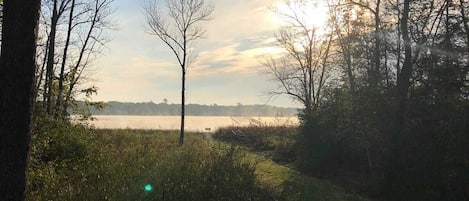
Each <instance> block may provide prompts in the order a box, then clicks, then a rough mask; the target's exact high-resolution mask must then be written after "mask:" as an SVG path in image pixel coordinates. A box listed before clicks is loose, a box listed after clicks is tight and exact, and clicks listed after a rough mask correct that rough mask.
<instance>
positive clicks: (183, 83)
mask: <svg viewBox="0 0 469 201" xmlns="http://www.w3.org/2000/svg"><path fill="white" fill-rule="evenodd" d="M185 91H186V71H185V70H184V69H183V70H182V87H181V129H180V131H179V132H180V133H179V145H183V144H184V118H185V116H186V114H185V112H186V111H185V109H186V107H185V105H186V104H185V102H186V93H185Z"/></svg>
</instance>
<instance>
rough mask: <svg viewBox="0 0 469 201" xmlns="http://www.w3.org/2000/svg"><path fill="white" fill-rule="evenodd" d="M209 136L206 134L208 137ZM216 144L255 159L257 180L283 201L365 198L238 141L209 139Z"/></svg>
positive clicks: (361, 199)
mask: <svg viewBox="0 0 469 201" xmlns="http://www.w3.org/2000/svg"><path fill="white" fill-rule="evenodd" d="M210 139H211V138H209V140H210ZM213 142H214V143H215V144H218V146H224V147H227V148H228V147H232V146H238V147H241V149H243V150H244V151H245V152H246V156H247V158H249V160H252V161H254V162H255V163H256V175H257V177H258V179H259V180H260V181H261V183H263V184H265V185H268V186H270V187H272V188H274V189H275V191H276V192H278V194H279V195H278V196H279V197H280V198H281V199H283V200H287V201H369V199H367V198H364V197H361V196H360V195H357V194H353V193H348V192H346V191H345V190H344V189H343V188H341V187H339V186H336V185H334V184H332V183H331V182H329V181H327V180H322V179H318V178H314V177H311V176H308V175H305V174H302V173H300V172H298V171H297V170H295V169H292V168H290V167H288V166H286V165H283V164H279V163H276V162H274V161H272V160H270V159H268V158H266V157H264V156H263V155H262V153H260V152H254V151H250V149H248V148H244V147H242V146H240V145H239V144H236V145H233V144H230V143H227V142H221V141H218V140H213Z"/></svg>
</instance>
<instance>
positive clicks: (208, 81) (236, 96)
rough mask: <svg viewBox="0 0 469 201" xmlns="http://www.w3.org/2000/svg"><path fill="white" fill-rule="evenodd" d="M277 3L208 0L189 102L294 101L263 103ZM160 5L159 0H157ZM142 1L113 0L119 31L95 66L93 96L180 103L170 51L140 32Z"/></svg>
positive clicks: (273, 0) (177, 71)
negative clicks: (211, 8)
mask: <svg viewBox="0 0 469 201" xmlns="http://www.w3.org/2000/svg"><path fill="white" fill-rule="evenodd" d="M277 1H278V0H236V1H234V0H212V1H211V4H212V5H214V7H215V10H214V12H213V15H212V16H213V20H211V21H209V22H206V23H205V24H204V25H203V26H205V28H206V30H207V36H206V39H201V40H199V41H198V42H197V43H196V46H195V49H196V51H197V52H198V59H197V62H196V63H194V64H193V65H192V66H191V67H190V69H189V70H188V74H187V87H186V88H187V93H186V94H187V99H186V102H187V103H198V104H214V103H216V104H219V105H234V104H236V103H238V102H239V103H242V104H265V103H267V104H270V105H277V106H297V105H295V104H294V103H293V102H292V101H291V100H290V99H289V98H287V97H283V98H282V97H279V98H276V99H275V100H271V101H269V102H267V100H268V98H267V96H266V95H265V94H266V93H265V92H267V91H269V90H271V89H273V88H275V83H274V82H272V81H269V78H268V77H267V76H265V75H263V74H262V73H261V72H260V71H261V70H262V68H263V67H262V65H261V64H260V61H262V57H263V56H264V55H265V54H268V53H269V52H272V51H273V50H275V49H274V48H273V46H274V38H273V36H274V33H275V31H276V30H277V29H278V24H277V23H276V20H275V17H274V15H273V14H272V12H271V11H270V10H269V9H268V7H269V6H271V5H273V4H275V3H276V2H277ZM161 2H163V1H161ZM142 5H143V1H142V0H138V1H136V0H132V1H131V0H115V3H114V7H115V13H114V14H113V15H112V17H113V19H114V21H115V22H116V24H117V27H118V29H117V30H115V31H111V32H110V35H111V38H112V41H111V42H110V43H108V44H107V48H106V49H105V51H104V54H103V55H102V56H100V58H99V59H98V60H97V61H96V63H95V65H94V66H95V68H94V69H95V70H94V71H93V74H94V75H93V77H94V78H95V80H96V81H95V83H94V84H95V85H96V86H97V87H98V88H99V91H98V95H97V96H95V97H93V100H97V101H112V100H115V101H131V102H148V101H153V102H157V103H158V102H162V100H163V99H164V98H167V99H168V101H169V102H170V103H180V90H181V89H180V88H181V84H180V82H181V81H180V68H179V67H178V65H177V63H176V59H175V57H174V55H173V54H171V52H170V50H169V49H168V48H167V47H166V46H165V45H164V44H163V43H162V42H160V41H159V39H158V38H156V37H155V36H152V35H149V34H147V33H146V32H145V29H144V27H145V18H144V15H143V11H142V10H143V9H142Z"/></svg>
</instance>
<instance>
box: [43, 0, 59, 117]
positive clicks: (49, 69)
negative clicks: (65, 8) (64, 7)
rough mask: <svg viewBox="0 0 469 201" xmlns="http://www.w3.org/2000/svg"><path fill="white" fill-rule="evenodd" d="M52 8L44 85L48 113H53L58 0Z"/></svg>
mask: <svg viewBox="0 0 469 201" xmlns="http://www.w3.org/2000/svg"><path fill="white" fill-rule="evenodd" d="M53 7H54V8H53V10H52V17H51V26H50V33H49V37H50V40H49V44H48V45H49V47H48V51H47V52H48V53H47V64H46V81H45V83H44V84H45V85H44V90H45V93H44V101H45V102H44V104H45V107H46V113H47V114H50V113H51V108H52V99H51V97H52V83H53V81H54V80H53V79H54V63H55V62H54V57H55V38H56V33H57V23H58V20H59V13H58V11H57V0H54V5H53Z"/></svg>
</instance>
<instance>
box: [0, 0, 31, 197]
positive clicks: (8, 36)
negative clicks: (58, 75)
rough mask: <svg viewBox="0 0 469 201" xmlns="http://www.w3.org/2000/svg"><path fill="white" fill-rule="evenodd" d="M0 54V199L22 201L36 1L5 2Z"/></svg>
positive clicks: (29, 120) (27, 144) (28, 133)
mask: <svg viewBox="0 0 469 201" xmlns="http://www.w3.org/2000/svg"><path fill="white" fill-rule="evenodd" d="M4 3H5V6H4V16H3V29H2V49H1V55H0V103H1V104H0V131H1V133H0V160H1V163H0V200H8V201H14V200H24V199H25V189H26V169H27V158H28V152H29V141H30V134H31V127H30V124H31V115H32V97H33V83H34V73H35V67H36V64H35V58H36V57H35V55H36V28H37V24H38V18H39V8H40V1H39V0H6V1H5V2H4Z"/></svg>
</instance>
